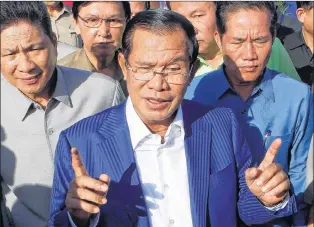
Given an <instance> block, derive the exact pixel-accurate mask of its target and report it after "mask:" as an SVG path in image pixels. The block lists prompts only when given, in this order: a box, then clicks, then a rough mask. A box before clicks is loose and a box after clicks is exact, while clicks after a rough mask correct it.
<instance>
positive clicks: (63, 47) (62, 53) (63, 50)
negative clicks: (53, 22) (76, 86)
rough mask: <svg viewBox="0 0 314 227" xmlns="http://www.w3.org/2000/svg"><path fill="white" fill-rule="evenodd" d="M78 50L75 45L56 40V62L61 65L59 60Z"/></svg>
mask: <svg viewBox="0 0 314 227" xmlns="http://www.w3.org/2000/svg"><path fill="white" fill-rule="evenodd" d="M78 50H79V49H78V48H77V47H74V46H71V45H69V44H66V43H63V42H60V41H58V44H57V51H58V64H60V65H63V64H62V61H61V60H63V59H66V58H67V56H70V55H72V54H74V53H75V52H76V51H78ZM60 62H61V63H60Z"/></svg>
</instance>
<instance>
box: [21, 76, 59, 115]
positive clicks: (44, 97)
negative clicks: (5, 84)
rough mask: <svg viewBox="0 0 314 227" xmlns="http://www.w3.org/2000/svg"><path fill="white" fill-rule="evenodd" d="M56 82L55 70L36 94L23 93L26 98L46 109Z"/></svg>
mask: <svg viewBox="0 0 314 227" xmlns="http://www.w3.org/2000/svg"><path fill="white" fill-rule="evenodd" d="M56 84H57V73H56V70H55V72H54V73H53V75H52V77H51V79H50V80H49V82H48V83H47V85H46V87H45V88H44V89H43V90H42V91H41V92H39V93H37V94H25V95H26V96H27V97H28V98H30V99H31V100H33V101H34V102H36V103H38V104H39V105H41V107H42V108H43V109H46V107H47V105H48V102H49V99H50V98H51V96H52V93H53V92H54V90H55V88H56Z"/></svg>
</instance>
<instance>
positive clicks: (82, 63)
mask: <svg viewBox="0 0 314 227" xmlns="http://www.w3.org/2000/svg"><path fill="white" fill-rule="evenodd" d="M117 59H118V52H116V53H115V57H114V61H117V67H120V65H119V63H118V60H117ZM76 60H77V63H78V64H79V66H78V67H79V68H84V69H85V70H87V71H91V72H97V69H96V68H95V67H94V66H93V64H92V63H91V62H90V60H89V59H88V57H87V54H86V52H85V50H84V48H81V50H80V52H79V54H78V58H77V59H76ZM114 79H116V80H117V81H119V82H121V81H123V80H124V76H123V73H122V70H121V68H119V70H117V74H116V75H115V78H114Z"/></svg>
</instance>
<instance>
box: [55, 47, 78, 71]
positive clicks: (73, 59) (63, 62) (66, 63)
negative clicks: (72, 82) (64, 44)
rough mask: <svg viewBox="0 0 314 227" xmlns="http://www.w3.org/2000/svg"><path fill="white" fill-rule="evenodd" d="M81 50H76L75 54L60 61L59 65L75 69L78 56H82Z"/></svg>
mask: <svg viewBox="0 0 314 227" xmlns="http://www.w3.org/2000/svg"><path fill="white" fill-rule="evenodd" d="M80 51H81V49H78V50H76V51H75V52H73V53H71V54H69V55H66V56H65V57H63V58H61V59H60V60H58V62H57V64H58V65H61V66H67V67H74V68H75V63H76V59H77V58H78V55H79V54H80Z"/></svg>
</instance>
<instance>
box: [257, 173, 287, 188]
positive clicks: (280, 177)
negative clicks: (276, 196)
mask: <svg viewBox="0 0 314 227" xmlns="http://www.w3.org/2000/svg"><path fill="white" fill-rule="evenodd" d="M287 179H288V176H287V174H286V173H285V172H284V171H283V170H281V171H278V172H277V173H276V175H275V176H274V177H273V178H272V179H270V180H269V181H268V182H267V183H266V184H265V185H264V186H263V187H262V192H263V193H267V192H269V191H271V190H272V189H274V188H275V187H277V186H278V185H280V184H281V183H282V182H284V181H285V180H287Z"/></svg>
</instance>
